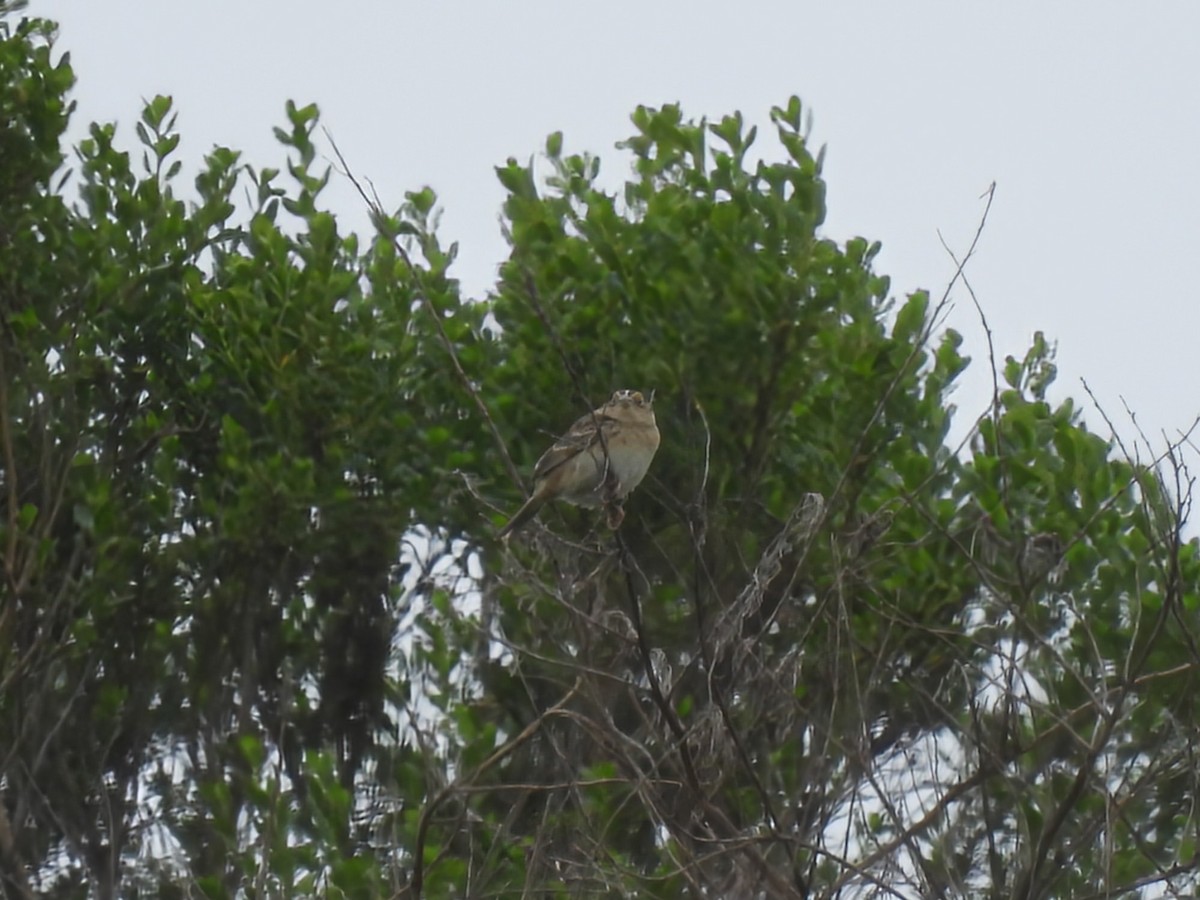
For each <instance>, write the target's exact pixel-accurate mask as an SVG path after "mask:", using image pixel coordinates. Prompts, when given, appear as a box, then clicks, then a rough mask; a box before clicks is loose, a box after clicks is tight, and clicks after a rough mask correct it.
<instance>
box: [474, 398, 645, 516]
mask: <svg viewBox="0 0 1200 900" xmlns="http://www.w3.org/2000/svg"><path fill="white" fill-rule="evenodd" d="M658 443H659V434H658V425H657V424H656V423H655V421H654V395H653V393H652V394H651V395H650V399H649V400H647V399H646V398H645V397H643V396H642V394H641V392H640V391H630V390H620V391H616V392H615V393H614V394H613V395H612V399H610V400H609V401H608V402H607V403H605V404H604V405H603V406H601V407H600V408H599V409H596V410H593V411H592V412H590V413H588V414H587V415H585V416H581V417H580V418H579V420H578V421H577V422H576V423H575V424H574V425H572V426H571V428H570V430H569V431H568V432H567V433H566V434H565V435H563V436H562V437H561V438H559V439H558V441H556V442H555V444H554V446H553V447H551V448H550V449H549V450H547V451H546V452H545V453H543V454H542V457H541V459H539V460H538V461H537V464H536V465H535V466H534V467H533V495H532V496H531V497H530V498H529V499H528V500H526V501H525V505H524V506H522V507H521V508H520V509H519V510H517V512H516V515H514V516H513V517H512V518H511V519H509V520H508V524H506V525H505V526H504V527H503V528H501V529H500V531H499V533H498V534H497V537H499V538H501V539H503V538H507V537H508V536H509V535H510V534H512V533H513V532H514V531H515V530H516V529H518V528H520V527H521V526H522V525H524V524H525V523H526V522H528V521H529V520H530V519H532V518H533V517H534V516H535V515H537V512H538V510H539V509H541V508H542V506H543V505H544V504H545V503H546V502H547V501H548V500H566V501H567V502H568V503H573V504H574V505H576V506H589V507H596V506H602V505H603V506H609V507H610V510H609V517H608V518H609V527H610V528H616V527H617V526H618V525H620V524H621V519H623V518H624V515H625V514H624V512H623V511H621V509H620V507H619V506H618V507H615V509H614V508H613V506H614V505H615V503H616V501H619V500H623V499H624V498H625V497H626V496H628V494H629V492H630V491H632V490H633V489H634V488H635V487H637V486H638V485H639V484H641V481H642V479H643V478H644V477H646V471H647V470H648V469H649V468H650V461H651V460H652V459H654V454H655V452H656V451H657V450H658Z"/></svg>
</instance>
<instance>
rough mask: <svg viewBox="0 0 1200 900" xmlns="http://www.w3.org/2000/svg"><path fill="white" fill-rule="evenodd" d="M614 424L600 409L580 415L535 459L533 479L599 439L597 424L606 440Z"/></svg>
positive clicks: (547, 473) (548, 472)
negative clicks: (551, 445) (564, 432)
mask: <svg viewBox="0 0 1200 900" xmlns="http://www.w3.org/2000/svg"><path fill="white" fill-rule="evenodd" d="M616 424H617V420H616V419H614V418H613V417H612V416H610V415H608V414H607V413H603V412H600V411H596V412H594V413H588V414H587V415H586V416H581V417H580V418H579V420H578V421H577V422H576V423H575V424H574V425H572V426H571V429H570V430H569V431H568V432H567V433H566V434H564V435H563V436H562V437H560V438H559V439H558V440H557V441H556V442H555V444H554V446H553V447H551V448H550V449H549V450H547V451H546V452H545V453H543V454H542V457H541V459H539V460H538V461H537V465H535V466H534V467H533V477H534V479H536V480H541V479H543V478H545V477H546V476H547V475H549V474H550V473H551V472H553V471H554V470H555V469H557V468H558V467H559V466H561V465H562V464H563V463H565V462H567V461H568V460H570V459H574V458H575V457H576V456H578V455H579V454H580V453H582V452H584V451H585V450H587V449H588V448H589V447H591V446H593V445H594V444H596V443H597V441H598V440H599V438H598V437H597V435H598V432H597V430H596V427H597V425H598V426H599V427H600V428H601V429H603V430H604V436H605V439H606V440H607V439H608V436H609V435H610V434H612V432H613V429H614V427H615V426H616Z"/></svg>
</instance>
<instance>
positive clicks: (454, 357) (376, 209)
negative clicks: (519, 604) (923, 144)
mask: <svg viewBox="0 0 1200 900" xmlns="http://www.w3.org/2000/svg"><path fill="white" fill-rule="evenodd" d="M323 130H324V132H325V137H326V138H327V139H328V141H329V144H330V146H332V147H333V152H334V154H335V155H336V156H337V158H338V162H339V163H340V164H341V167H342V168H341V170H340V171H341V174H342V175H344V176H345V177H346V178H347V179H349V181H350V183H351V184H352V185H354V189H355V190H356V191H358V195H359V196H360V197H362V199H363V202H364V203H366V204H367V209H368V210H370V212H371V216H372V219H373V224H374V225H375V227H376V229H378V230H379V232H380V233H381V234H385V233H387V230H386V229H385V228H384V223H385V222H386V221H387V214H386V213H385V212H384V210H383V206H382V204H381V203H380V201H379V194H378V193H376V192H375V188H374V185H372V186H371V190H372V193H374V198H372V197H369V196H367V192H366V191H365V190H364V189H363V186H362V185H361V184H360V183H359V181H358V179H357V178H355V177H354V173H353V172H351V171H350V165H349V164H348V163H347V162H346V158H345V157H344V156H343V155H342V151H341V149H340V148H339V147H338V145H337V141H335V140H334V139H333V134H332V133H331V132H330V131H329V129H328V128H325V129H323ZM388 236H389V237H390V238H391V241H392V246H394V247H395V248H396V252H397V253H398V254H399V255H400V258H401V259H402V260H404V263H405V265H407V266H408V271H409V272H410V273H411V274H412V276H413V279H414V280H415V281H416V283H417V288H418V291H417V294H418V296H419V297H420V300H421V305H422V306H423V307H424V308H425V311H426V312H428V313H429V317H430V318H431V319H433V324H434V326H435V327H436V328H437V333H438V338H439V339H440V340H441V342H442V346H443V347H444V348H445V349H446V353H447V354H448V355H449V357H450V362H451V363H452V364H453V366H454V373H455V375H457V376H458V380H459V382H461V384H462V386H463V388H464V389H466V391H467V393H468V394H470V395H471V399H472V401H474V403H475V408H476V409H477V410H478V411H479V414H480V415H481V416H483V419H484V421H485V422H487V424H488V429H489V430H490V431H491V433H492V440H493V442H494V443H495V444H496V447H497V449H498V450H499V451H500V458H501V459H502V460H503V461H504V467H505V469H506V470H507V471H508V476H509V478H511V479H512V481H513V484H516V485H519V486H520V487H521V488H522V489H524V486H525V482H524V480H523V479H522V478H521V473H520V470H518V469H517V466H516V464H515V463H514V462H513V459H512V456H511V455H510V454H509V452H508V445H507V444H506V443H505V442H504V438H503V436H502V435H501V434H500V429H499V428H498V427H497V426H496V422H495V420H493V419H492V414H491V412H490V411H489V410H488V408H487V404H486V403H484V402H483V397H482V396H480V394H479V391H478V390H476V388H475V385H474V384H472V383H471V379H470V378H469V377H468V376H467V373H466V371H465V370H464V369H463V367H462V363H461V362H460V361H459V359H458V353H457V352H456V351H455V349H454V342H453V341H451V340H450V336H449V335H448V334H446V328H445V326H444V325H443V324H442V317H441V314H440V313H439V312H438V310H437V308H436V307H435V306H434V305H433V301H432V300H430V299H429V291H428V290H427V288H426V285H425V283H424V282H425V279H424V278H423V277H422V273H421V270H420V269H418V268H417V267H416V266H415V265H414V264H413V261H412V259H411V257H409V255H408V251H407V250H405V249H404V246H403V245H402V244H401V243H400V238H399V236H398V235H394V234H388Z"/></svg>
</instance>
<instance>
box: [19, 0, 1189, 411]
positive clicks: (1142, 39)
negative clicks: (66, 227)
mask: <svg viewBox="0 0 1200 900" xmlns="http://www.w3.org/2000/svg"><path fill="white" fill-rule="evenodd" d="M29 11H30V12H31V13H33V14H37V15H45V16H48V17H50V18H54V19H57V20H58V21H59V22H60V23H61V25H62V32H61V40H60V45H59V47H60V49H63V50H70V52H71V54H72V61H73V63H74V66H75V69H76V73H77V75H78V77H79V84H78V87H77V89H76V93H75V98H76V99H77V100H78V103H79V112H78V119H77V122H76V126H75V128H74V130H73V132H72V134H73V136H74V137H75V138H78V137H79V136H81V135H82V133H83V123H84V122H86V121H90V120H93V119H99V120H116V121H117V122H118V123H120V124H121V128H120V129H119V131H118V137H119V139H122V140H123V141H126V142H128V146H130V147H132V146H133V142H134V141H135V140H136V138H135V136H134V134H133V128H132V125H133V122H134V121H135V119H136V117H137V115H138V113H139V112H140V108H141V101H142V98H149V97H152V96H153V95H155V94H157V93H162V94H171V95H173V96H174V98H175V104H176V110H177V111H178V113H179V128H180V130H181V131H182V133H183V136H184V140H183V142H182V144H181V152H182V156H183V158H184V159H185V161H191V162H195V161H197V160H199V158H200V156H201V155H202V154H203V153H204V152H205V151H207V150H208V149H209V148H210V147H211V146H212V145H213V144H217V143H219V144H225V145H228V146H232V147H234V148H236V149H240V150H242V151H244V160H245V161H247V162H250V163H252V164H254V165H256V166H261V165H274V166H279V165H280V164H281V163H282V162H283V160H284V158H285V157H284V156H283V152H282V148H281V147H279V146H278V145H277V144H275V142H274V138H273V137H272V134H271V127H272V126H274V125H284V124H285V116H284V112H283V106H284V102H285V101H286V100H287V99H289V98H292V99H295V100H296V101H297V103H300V104H303V103H306V102H312V101H315V102H317V103H318V104H319V105H320V107H321V109H322V121H323V122H324V124H325V125H327V126H328V127H329V128H330V129H331V130H332V131H333V133H334V136H335V137H336V139H337V141H338V143H339V145H340V146H341V148H342V150H343V152H345V153H346V155H347V157H348V159H349V160H350V163H351V165H352V166H353V167H354V170H355V172H356V173H357V174H358V175H359V176H361V177H369V178H371V179H372V180H373V181H374V182H375V184H376V186H377V188H378V190H379V192H380V195H381V197H382V198H383V200H384V202H385V205H387V206H392V207H394V206H397V205H399V203H400V202H401V201H402V199H403V192H404V191H405V190H409V189H415V188H419V187H420V186H422V185H424V184H429V185H431V186H433V187H434V188H435V189H436V190H437V191H438V193H439V196H440V198H441V202H442V204H443V206H444V209H445V214H444V218H443V224H442V229H441V234H442V237H443V239H444V240H445V241H447V242H448V241H449V240H458V241H459V242H460V244H461V255H460V262H459V268H458V275H459V277H460V278H461V279H462V280H463V282H464V287H465V289H466V290H467V291H468V292H469V293H470V294H471V295H473V296H480V295H481V294H482V293H483V292H484V291H485V290H486V288H487V287H488V286H489V285H490V284H491V282H492V279H493V277H494V275H495V271H496V267H497V265H498V264H499V262H500V261H501V260H502V259H503V258H504V256H505V252H506V250H505V246H504V243H503V241H502V239H501V237H500V232H499V228H498V226H497V216H498V214H499V209H500V203H501V200H502V197H503V193H502V191H501V189H500V186H499V183H498V182H497V181H496V178H495V176H494V174H493V171H492V167H493V166H494V165H497V164H501V163H503V161H504V160H505V158H506V157H508V156H510V155H512V156H516V157H517V158H519V159H528V158H529V156H530V155H531V154H534V153H536V152H538V151H539V150H540V148H541V147H542V146H543V142H544V139H545V136H546V135H547V134H548V133H549V132H551V131H555V130H562V131H563V132H564V133H565V138H566V140H565V148H566V150H567V151H568V152H574V151H581V150H588V151H592V152H594V153H597V154H599V155H601V157H602V158H603V160H604V170H603V171H604V172H605V173H606V175H607V177H608V179H610V181H609V183H610V184H611V183H615V182H616V180H617V179H618V178H620V177H622V176H623V175H624V174H625V173H626V171H627V168H628V163H627V159H626V158H625V157H624V156H622V155H619V154H618V152H617V151H616V150H615V149H614V147H613V144H614V143H615V142H616V141H618V140H620V139H622V138H624V137H627V136H628V135H629V134H630V133H631V131H632V126H631V125H630V124H629V121H628V116H629V114H630V112H631V111H632V110H633V108H634V107H635V106H636V105H637V104H639V103H645V104H648V105H661V104H663V103H667V102H674V101H679V102H681V103H682V104H683V107H684V111H685V114H687V115H689V116H693V117H699V116H702V115H708V116H709V117H711V118H719V117H720V116H721V115H723V114H725V113H728V112H732V111H733V110H741V111H742V112H743V114H744V115H745V117H746V118H747V120H749V121H750V122H755V123H758V124H760V126H761V125H766V124H767V123H768V113H769V110H770V107H771V106H772V105H774V104H782V103H784V102H785V101H786V99H787V98H788V96H789V95H791V94H793V93H795V94H798V95H799V96H800V97H801V99H802V100H803V101H804V103H805V105H806V107H807V108H808V109H810V110H811V111H812V112H813V113H814V115H815V122H814V124H815V127H814V131H813V138H814V141H815V142H816V143H818V144H825V145H827V156H826V168H825V174H826V178H827V180H828V183H829V196H828V200H829V218H828V222H827V225H826V234H828V235H829V236H831V237H834V238H837V239H839V240H840V239H844V238H846V237H849V236H851V235H855V234H861V235H863V236H865V237H868V238H870V239H877V240H880V241H882V242H883V248H884V249H883V253H882V254H881V256H880V257H879V259H878V263H877V268H878V270H879V271H880V272H883V273H885V274H889V275H891V276H892V286H893V291H894V292H896V293H897V294H898V295H903V294H905V293H908V292H909V291H911V290H914V289H916V288H920V287H924V288H928V289H930V290H931V291H932V292H933V293H934V294H935V296H938V295H940V293H941V289H942V288H943V287H944V285H945V282H946V280H947V278H948V277H949V275H950V274H951V272H952V271H953V265H952V264H951V262H950V261H949V259H948V257H947V256H946V254H945V251H944V250H942V248H941V246H940V244H939V240H938V235H937V232H938V231H939V230H940V231H941V232H942V234H944V235H945V236H946V238H947V240H948V241H949V243H950V244H951V246H952V247H954V248H955V250H956V251H959V252H961V251H962V250H963V249H965V248H966V246H967V245H968V243H969V241H970V237H971V235H972V234H973V232H974V229H975V225H976V223H977V220H978V216H979V214H980V212H981V210H982V203H981V201H980V200H979V196H980V194H982V193H983V192H984V191H985V190H986V188H987V186H988V184H989V183H990V182H992V181H993V180H995V181H996V182H997V184H998V187H997V194H996V200H995V204H994V206H993V208H992V214H991V218H990V220H989V224H988V227H987V230H986V232H985V234H984V237H983V241H982V244H981V248H980V250H979V252H978V255H977V256H976V258H975V260H974V262H973V264H972V266H971V268H970V269H969V272H968V274H969V277H970V278H971V281H972V284H973V285H974V287H975V289H976V292H977V294H978V296H979V298H980V300H981V302H982V303H983V305H984V308H985V310H986V312H987V313H988V316H989V319H990V322H991V325H992V328H993V330H994V332H995V338H996V343H997V351H998V354H999V355H1000V357H1001V358H1003V356H1004V355H1005V354H1008V353H1013V354H1016V355H1020V354H1022V353H1023V352H1024V350H1025V349H1026V347H1027V346H1028V342H1029V338H1030V337H1031V335H1032V333H1033V332H1034V330H1036V329H1042V330H1043V331H1045V332H1046V334H1047V336H1048V337H1049V338H1050V339H1051V340H1056V341H1057V342H1058V346H1059V359H1058V361H1059V371H1060V376H1059V379H1060V380H1059V389H1058V395H1059V396H1064V395H1066V394H1071V395H1073V396H1076V397H1077V398H1079V399H1080V400H1081V402H1084V403H1086V398H1085V397H1084V395H1083V391H1082V388H1081V386H1080V382H1079V379H1080V378H1081V377H1083V378H1086V379H1087V380H1088V382H1089V383H1090V384H1091V385H1092V387H1093V389H1095V390H1096V392H1097V394H1098V396H1099V397H1100V399H1101V401H1102V402H1103V403H1104V404H1105V405H1106V408H1107V409H1108V410H1109V412H1110V414H1111V415H1113V416H1114V417H1120V418H1122V419H1123V418H1124V417H1123V414H1122V413H1121V409H1120V398H1122V397H1124V398H1125V400H1127V401H1128V403H1129V405H1130V406H1131V407H1132V408H1133V409H1134V410H1135V411H1136V412H1137V413H1138V416H1139V422H1140V423H1141V424H1142V425H1143V427H1145V428H1146V429H1147V430H1148V431H1150V432H1151V434H1154V433H1155V432H1157V431H1159V430H1161V429H1166V430H1167V431H1168V432H1169V433H1172V434H1173V433H1174V432H1175V431H1176V430H1177V429H1182V428H1184V427H1186V426H1187V425H1188V424H1189V423H1190V422H1191V420H1192V419H1193V418H1194V417H1195V416H1196V415H1197V413H1200V396H1198V394H1197V391H1196V383H1197V378H1196V374H1197V363H1196V354H1195V350H1194V344H1195V341H1196V335H1197V333H1198V332H1200V302H1198V300H1200V296H1198V294H1197V290H1196V285H1195V283H1194V282H1193V281H1192V276H1188V275H1187V272H1188V271H1189V270H1190V268H1191V267H1192V266H1193V265H1194V263H1195V261H1196V260H1197V259H1198V258H1200V254H1198V253H1197V250H1196V248H1197V245H1198V244H1200V175H1198V174H1197V165H1196V163H1197V148H1198V147H1200V4H1195V3H1188V2H1162V3H1155V4H1132V3H1127V2H1101V0H1091V2H1079V0H1075V2H1058V3H1054V4H1045V3H1032V2H1014V3H1005V4H984V3H963V2H960V3H953V2H936V3H935V2H907V3H894V2H892V3H886V2H875V3H853V2H825V3H819V4H818V3H809V2H800V0H792V2H786V3H784V2H779V3H765V2H739V3H731V2H725V3H716V2H712V0H690V2H687V3H681V2H654V0H637V2H630V0H605V2H591V3H586V4H583V3H572V2H569V0H557V2H523V0H505V2H495V0H474V2H434V0H426V2H422V3H415V2H403V0H391V2H382V0H379V2H366V0H351V2H342V3H336V4H335V3H327V2H326V3H313V2H308V0H289V2H283V0H244V2H230V0H208V2H204V3H195V2H193V3H187V4H184V3H178V2H171V3H168V2H158V3H148V2H132V0H109V2H106V3H83V2H79V0H74V2H72V0H33V2H32V3H31V6H30V10H29ZM767 137H769V128H766V129H763V128H760V146H764V147H766V148H768V152H771V147H770V144H769V143H768V142H767V141H765V140H764V138H767ZM187 171H193V170H192V168H191V167H190V166H188V167H185V172H187ZM327 202H328V203H329V204H330V205H331V206H332V208H333V209H334V211H335V212H336V213H338V215H339V218H340V219H341V221H342V222H343V228H344V229H355V230H360V231H361V230H364V229H365V225H366V216H365V213H364V212H363V210H362V208H361V203H360V202H359V201H358V199H357V197H356V196H355V195H354V194H353V192H352V190H351V189H350V188H349V187H348V186H347V185H345V184H344V183H339V182H338V180H337V178H336V176H335V183H334V184H333V186H332V188H331V190H330V191H329V193H328V195H327ZM954 296H955V298H956V308H955V311H954V312H953V314H952V316H951V318H950V321H949V324H950V325H952V326H953V327H956V328H958V329H959V330H960V331H962V332H964V334H965V335H966V338H967V350H968V352H970V354H971V355H972V356H973V357H974V358H975V363H974V364H973V365H972V370H974V374H973V375H972V376H971V378H970V379H969V380H968V382H967V386H966V387H965V388H962V389H960V391H959V393H958V395H957V396H956V398H955V399H956V401H957V402H958V403H959V405H960V407H961V408H962V409H963V410H964V412H967V413H970V414H974V413H975V412H977V411H978V410H979V408H980V407H981V405H982V404H983V403H985V402H986V398H987V396H988V392H989V391H990V387H988V385H990V379H989V376H988V375H987V373H986V371H985V368H984V366H986V350H985V344H984V339H983V333H982V329H981V328H980V326H979V323H978V319H977V316H976V314H975V312H974V310H973V308H972V306H971V304H970V300H969V297H968V296H967V295H966V293H965V292H963V291H956V293H955V295H954ZM657 388H658V390H659V391H660V392H663V391H664V390H669V386H665V385H659V386H657ZM1088 419H1089V422H1091V423H1092V425H1093V428H1094V429H1096V430H1098V431H1103V430H1104V427H1103V424H1102V423H1101V422H1100V421H1099V418H1098V417H1097V416H1095V415H1090V414H1089V416H1088Z"/></svg>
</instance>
